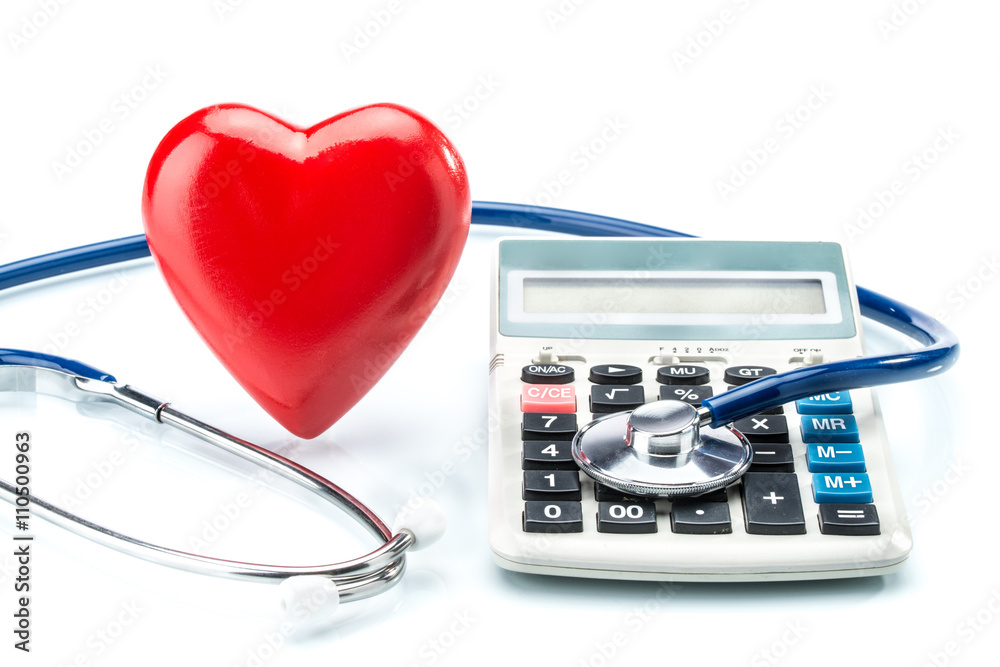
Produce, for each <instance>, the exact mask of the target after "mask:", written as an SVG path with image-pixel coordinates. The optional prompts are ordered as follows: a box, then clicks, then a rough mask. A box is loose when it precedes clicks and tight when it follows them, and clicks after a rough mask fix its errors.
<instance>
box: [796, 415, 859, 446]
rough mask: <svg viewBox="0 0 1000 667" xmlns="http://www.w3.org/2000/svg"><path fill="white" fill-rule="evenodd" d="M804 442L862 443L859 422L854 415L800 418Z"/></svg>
mask: <svg viewBox="0 0 1000 667" xmlns="http://www.w3.org/2000/svg"><path fill="white" fill-rule="evenodd" d="M799 419H801V420H802V442H805V443H814V442H815V443H823V444H826V443H831V442H861V436H860V434H859V433H858V421H857V420H856V419H855V418H854V417H853V416H852V415H838V416H836V417H834V416H832V415H830V416H827V415H822V416H808V417H800V418H799Z"/></svg>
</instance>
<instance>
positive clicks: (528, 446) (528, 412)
mask: <svg viewBox="0 0 1000 667" xmlns="http://www.w3.org/2000/svg"><path fill="white" fill-rule="evenodd" d="M776 372H777V371H776V370H775V369H773V368H770V367H767V366H753V365H740V366H730V367H728V368H726V369H725V372H724V376H723V380H724V382H725V383H726V384H727V385H729V388H730V389H731V388H734V387H735V386H740V385H742V384H746V383H748V382H752V381H753V380H756V379H759V378H761V377H766V376H768V375H773V374H774V373H776ZM642 373H643V370H642V369H641V368H639V367H638V366H634V365H629V364H600V365H595V366H592V367H590V369H589V371H588V375H587V377H588V380H589V381H590V383H591V384H590V386H589V396H588V397H587V399H586V400H587V405H586V407H584V406H582V405H579V404H578V403H577V401H578V397H577V395H576V391H577V389H576V387H575V386H572V385H570V384H569V382H572V378H574V376H575V369H573V368H572V367H570V366H568V365H565V364H548V365H545V364H537V365H531V366H525V367H524V369H523V370H522V374H521V376H522V380H523V382H524V384H523V386H522V393H521V407H522V411H523V415H522V428H521V435H522V452H521V467H522V469H523V485H522V498H523V500H524V501H525V505H524V513H523V522H522V523H523V529H524V530H525V531H526V532H582V531H585V530H587V531H589V530H593V529H596V530H597V531H598V532H600V533H610V534H615V533H620V534H641V533H655V532H657V516H658V515H663V516H668V517H669V525H670V531H671V532H672V533H676V534H683V535H725V534H731V533H732V532H733V524H732V516H731V502H730V495H732V502H735V503H736V505H734V507H738V508H739V509H740V510H742V512H741V513H742V523H743V529H744V530H745V532H746V533H748V534H751V535H801V534H805V533H806V532H807V518H806V516H805V512H804V510H803V502H802V497H801V492H800V486H799V474H802V475H806V476H807V479H808V480H809V481H810V482H811V488H812V494H811V495H812V498H811V500H812V501H813V502H814V503H816V506H817V509H818V514H817V515H816V516H814V517H813V518H814V523H813V528H812V530H815V526H816V525H817V523H818V526H819V529H820V532H821V533H822V534H824V535H838V536H851V535H878V534H879V532H880V525H879V518H878V511H877V509H876V505H875V504H873V503H874V502H875V501H876V500H877V498H874V495H873V491H872V486H871V481H870V480H869V478H868V475H867V474H866V466H865V457H864V450H863V444H862V443H861V442H860V436H859V429H858V424H857V421H856V419H855V417H854V416H853V414H852V412H853V405H852V401H851V396H850V393H849V392H846V391H844V392H836V393H831V394H825V395H821V396H816V397H812V398H809V399H804V400H801V401H797V402H796V403H795V408H796V410H795V411H796V413H797V414H796V415H795V417H787V416H785V415H784V414H783V412H784V410H783V409H782V408H781V407H780V406H779V407H778V408H776V409H772V410H768V411H767V412H766V413H762V414H758V415H754V416H752V417H748V418H746V419H741V420H739V421H737V422H736V423H735V427H736V428H737V429H738V430H740V431H741V432H742V433H743V434H744V435H745V436H746V437H747V439H748V440H749V441H750V443H751V446H752V448H753V451H754V455H753V464H752V466H751V468H750V471H749V472H747V473H746V474H745V475H744V476H743V478H742V480H741V481H740V483H739V484H737V485H734V486H733V487H731V488H734V489H737V491H738V492H737V493H734V494H729V493H728V492H727V489H719V490H717V491H715V492H712V493H710V494H705V495H703V496H700V497H698V498H684V499H677V500H675V501H673V502H668V501H666V500H663V499H649V498H636V497H631V496H629V495H627V494H624V493H623V492H621V491H618V490H617V489H612V488H609V487H606V486H603V485H601V484H598V483H593V484H592V485H591V484H590V483H589V482H590V480H589V478H588V477H586V476H585V475H583V474H582V473H580V472H579V470H578V468H577V466H576V463H575V462H574V461H573V459H572V455H571V453H570V441H571V440H572V438H573V436H574V435H575V433H576V430H577V427H578V425H579V424H578V422H577V416H578V414H579V417H580V419H581V420H582V421H583V422H587V421H589V420H590V418H591V417H592V416H593V417H597V416H600V415H602V414H610V413H614V412H621V411H625V410H633V409H635V408H636V407H638V406H640V405H642V404H643V403H644V402H645V401H646V396H645V389H644V387H643V386H642V385H640V384H638V383H639V382H641V381H642ZM567 377H568V378H571V380H570V381H569V382H562V380H563V379H565V378H567ZM710 380H711V374H710V372H709V369H708V368H706V367H705V366H700V365H694V364H674V365H665V366H660V367H658V368H657V369H656V381H657V383H658V385H659V391H658V395H657V397H656V398H659V399H674V400H681V401H684V402H686V403H689V404H691V405H695V406H699V405H701V402H702V400H704V399H705V398H708V397H710V396H712V395H713V389H712V387H711V386H709V385H708V383H709V381H710ZM560 382H562V384H560ZM581 391H585V389H583V388H581ZM580 400H581V402H582V400H583V399H582V398H580ZM654 400H655V399H654ZM570 407H572V409H570ZM588 408H589V412H590V414H587V413H586V412H585V410H587V409H588ZM789 420H792V421H793V423H796V422H797V423H796V426H797V427H798V431H799V434H800V435H801V440H802V442H803V445H804V447H805V452H804V457H803V459H804V462H805V464H804V465H802V464H801V463H800V464H799V465H802V467H801V468H797V467H796V450H795V447H793V444H792V443H791V439H790V434H789V423H788V422H789ZM803 445H799V446H803ZM800 460H801V459H800ZM581 480H583V481H585V482H588V484H587V485H586V486H584V485H582V484H581ZM585 489H587V490H588V491H589V490H590V489H592V491H590V494H588V496H587V497H588V498H592V499H593V500H595V501H596V504H597V512H596V516H591V517H590V518H588V517H583V516H582V504H581V502H580V501H581V500H582V499H583V498H584V495H583V494H584V490H585ZM661 506H662V507H661ZM658 507H659V508H660V511H659V512H658ZM663 510H666V511H663ZM650 539H655V538H650Z"/></svg>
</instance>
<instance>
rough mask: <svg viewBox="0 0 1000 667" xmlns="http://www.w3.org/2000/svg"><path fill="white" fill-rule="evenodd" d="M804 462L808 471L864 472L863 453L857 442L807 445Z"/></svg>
mask: <svg viewBox="0 0 1000 667" xmlns="http://www.w3.org/2000/svg"><path fill="white" fill-rule="evenodd" d="M806 463H807V464H808V465H809V472H864V471H865V453H864V452H863V451H861V445H859V444H857V443H850V442H848V443H842V444H837V443H834V444H829V445H809V446H807V447H806Z"/></svg>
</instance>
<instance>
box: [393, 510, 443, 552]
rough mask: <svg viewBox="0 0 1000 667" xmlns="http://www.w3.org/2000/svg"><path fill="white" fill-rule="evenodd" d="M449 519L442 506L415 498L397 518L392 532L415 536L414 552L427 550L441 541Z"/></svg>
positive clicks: (412, 547)
mask: <svg viewBox="0 0 1000 667" xmlns="http://www.w3.org/2000/svg"><path fill="white" fill-rule="evenodd" d="M447 526H448V518H447V517H446V516H445V514H444V510H443V509H441V506H440V505H438V504H437V503H436V502H434V501H433V500H431V499H430V498H415V499H413V500H411V501H410V502H409V503H407V504H406V506H405V507H403V509H402V511H401V512H400V513H399V514H398V515H397V516H396V521H395V523H394V524H393V526H392V532H394V533H401V532H403V531H405V532H407V533H410V534H411V535H413V546H411V547H410V548H411V549H413V550H420V549H426V548H427V547H429V546H430V545H432V544H434V543H435V542H437V541H438V540H439V539H441V536H442V535H444V530H445V528H446V527H447Z"/></svg>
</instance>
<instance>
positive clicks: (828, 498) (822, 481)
mask: <svg viewBox="0 0 1000 667" xmlns="http://www.w3.org/2000/svg"><path fill="white" fill-rule="evenodd" d="M812 481H813V500H815V501H816V502H817V503H870V502H872V483H871V481H870V480H869V479H868V475H866V474H865V473H853V474H851V473H848V474H828V473H817V474H815V475H813V480H812Z"/></svg>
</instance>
